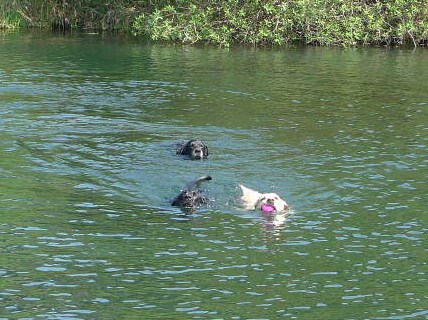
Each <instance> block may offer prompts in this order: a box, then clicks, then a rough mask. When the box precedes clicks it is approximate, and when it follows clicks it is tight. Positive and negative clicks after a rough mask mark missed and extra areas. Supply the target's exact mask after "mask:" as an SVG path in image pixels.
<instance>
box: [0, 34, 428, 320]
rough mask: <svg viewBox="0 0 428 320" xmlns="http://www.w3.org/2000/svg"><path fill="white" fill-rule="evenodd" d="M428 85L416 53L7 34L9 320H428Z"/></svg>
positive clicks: (3, 83)
mask: <svg viewBox="0 0 428 320" xmlns="http://www.w3.org/2000/svg"><path fill="white" fill-rule="evenodd" d="M427 79H428V51H427V50H423V49H418V50H407V49H401V50H398V49H397V50H390V49H386V48H357V49H341V48H320V47H307V48H293V47H292V48H285V49H278V50H276V49H275V50H274V49H252V48H233V49H230V50H225V49H219V48H216V47H187V46H180V45H176V46H174V45H164V44H150V43H147V42H146V41H145V40H143V39H137V38H124V37H119V36H104V35H95V34H71V35H54V34H50V33H39V32H34V33H0V155H1V156H0V216H1V220H0V319H1V320H3V319H48V320H51V319H52V320H53V319H55V320H56V319H60V320H76V319H85V320H92V319H100V320H105V319H127V320H128V319H304V320H306V319H308V320H309V319H310V320H312V319H326V320H327V319H328V320H334V319H338V320H339V319H346V320H350V319H391V320H396V319H428V302H427V301H428V266H427V262H428V250H427V231H428V230H427V229H428V227H427V221H428V219H427V209H426V207H427V193H428V192H427V191H428V188H427V172H428V170H427V167H428V152H427V151H428V146H427V144H428V132H427V129H428V125H427V124H428V80H427ZM190 138H200V139H203V140H204V141H206V142H207V144H208V145H209V148H210V153H211V154H210V156H209V159H208V160H207V161H190V160H186V159H183V158H181V157H180V156H177V155H176V154H175V148H176V144H177V143H178V142H180V141H184V140H187V139H190ZM204 174H210V175H212V177H213V180H212V181H211V182H208V183H206V184H205V185H204V189H205V190H206V192H207V193H208V195H209V197H210V205H209V206H208V208H204V209H201V210H200V211H199V212H197V213H196V214H194V215H190V216H185V215H183V214H182V213H181V212H180V210H178V209H177V208H173V207H171V206H170V205H169V204H170V201H171V200H172V199H173V198H174V196H175V195H177V194H178V192H179V191H180V189H181V188H182V187H183V186H184V185H185V184H186V183H187V181H189V180H191V179H193V178H195V177H198V176H200V175H204ZM240 183H242V184H244V185H246V186H248V187H250V188H253V189H256V190H259V191H269V192H276V193H278V194H280V195H281V196H282V197H283V198H284V199H286V200H287V202H288V203H289V204H290V205H291V207H292V214H291V215H290V216H289V217H288V218H287V219H286V221H285V223H283V224H276V223H273V222H272V221H271V219H269V218H268V217H265V216H263V215H262V214H260V213H258V212H246V211H243V210H242V209H241V208H240V207H239V205H238V203H237V201H236V198H237V197H238V196H239V190H238V189H237V185H238V184H240Z"/></svg>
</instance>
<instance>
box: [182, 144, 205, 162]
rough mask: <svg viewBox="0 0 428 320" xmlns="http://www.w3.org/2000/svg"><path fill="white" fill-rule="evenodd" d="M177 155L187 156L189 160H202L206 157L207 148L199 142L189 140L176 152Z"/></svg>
mask: <svg viewBox="0 0 428 320" xmlns="http://www.w3.org/2000/svg"><path fill="white" fill-rule="evenodd" d="M177 154H181V155H185V156H189V157H190V159H191V160H204V159H206V158H207V157H208V154H209V153H208V146H207V145H206V144H205V142H203V141H201V140H189V141H187V142H186V143H183V144H182V145H181V146H180V147H179V148H178V150H177Z"/></svg>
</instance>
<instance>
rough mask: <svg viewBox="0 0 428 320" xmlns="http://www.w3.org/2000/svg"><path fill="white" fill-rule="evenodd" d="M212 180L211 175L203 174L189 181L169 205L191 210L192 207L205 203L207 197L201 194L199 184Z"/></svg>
mask: <svg viewBox="0 0 428 320" xmlns="http://www.w3.org/2000/svg"><path fill="white" fill-rule="evenodd" d="M210 180H212V177H211V176H203V177H200V178H198V179H195V180H193V181H191V182H189V183H188V184H187V185H186V188H185V189H183V190H182V191H181V192H180V194H179V195H178V196H177V197H176V198H175V199H174V201H173V202H172V203H171V205H173V206H176V207H180V208H181V209H183V210H185V211H187V212H192V211H193V210H194V209H196V208H198V207H200V206H202V205H206V204H207V203H208V199H207V198H206V197H205V196H204V195H203V194H202V192H201V190H200V189H199V184H200V183H201V182H204V181H210Z"/></svg>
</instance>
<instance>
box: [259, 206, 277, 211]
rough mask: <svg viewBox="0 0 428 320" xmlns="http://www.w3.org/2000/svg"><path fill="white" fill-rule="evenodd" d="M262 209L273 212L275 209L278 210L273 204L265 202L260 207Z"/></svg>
mask: <svg viewBox="0 0 428 320" xmlns="http://www.w3.org/2000/svg"><path fill="white" fill-rule="evenodd" d="M260 209H261V210H262V211H263V212H273V211H276V208H275V207H274V206H273V205H271V204H263V205H262V206H261V207H260Z"/></svg>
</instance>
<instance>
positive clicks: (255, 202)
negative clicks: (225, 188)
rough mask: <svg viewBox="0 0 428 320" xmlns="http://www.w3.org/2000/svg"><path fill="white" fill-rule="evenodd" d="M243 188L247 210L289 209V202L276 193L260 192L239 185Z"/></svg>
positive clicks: (242, 198) (243, 202) (243, 197)
mask: <svg viewBox="0 0 428 320" xmlns="http://www.w3.org/2000/svg"><path fill="white" fill-rule="evenodd" d="M239 186H240V187H241V190H242V197H241V200H242V204H243V206H244V208H245V209H247V210H260V211H263V212H282V211H286V210H289V209H290V208H289V206H288V204H287V202H285V201H284V200H282V199H281V198H280V196H278V195H277V194H276V193H260V192H258V191H255V190H252V189H250V188H247V187H244V186H243V185H239Z"/></svg>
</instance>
